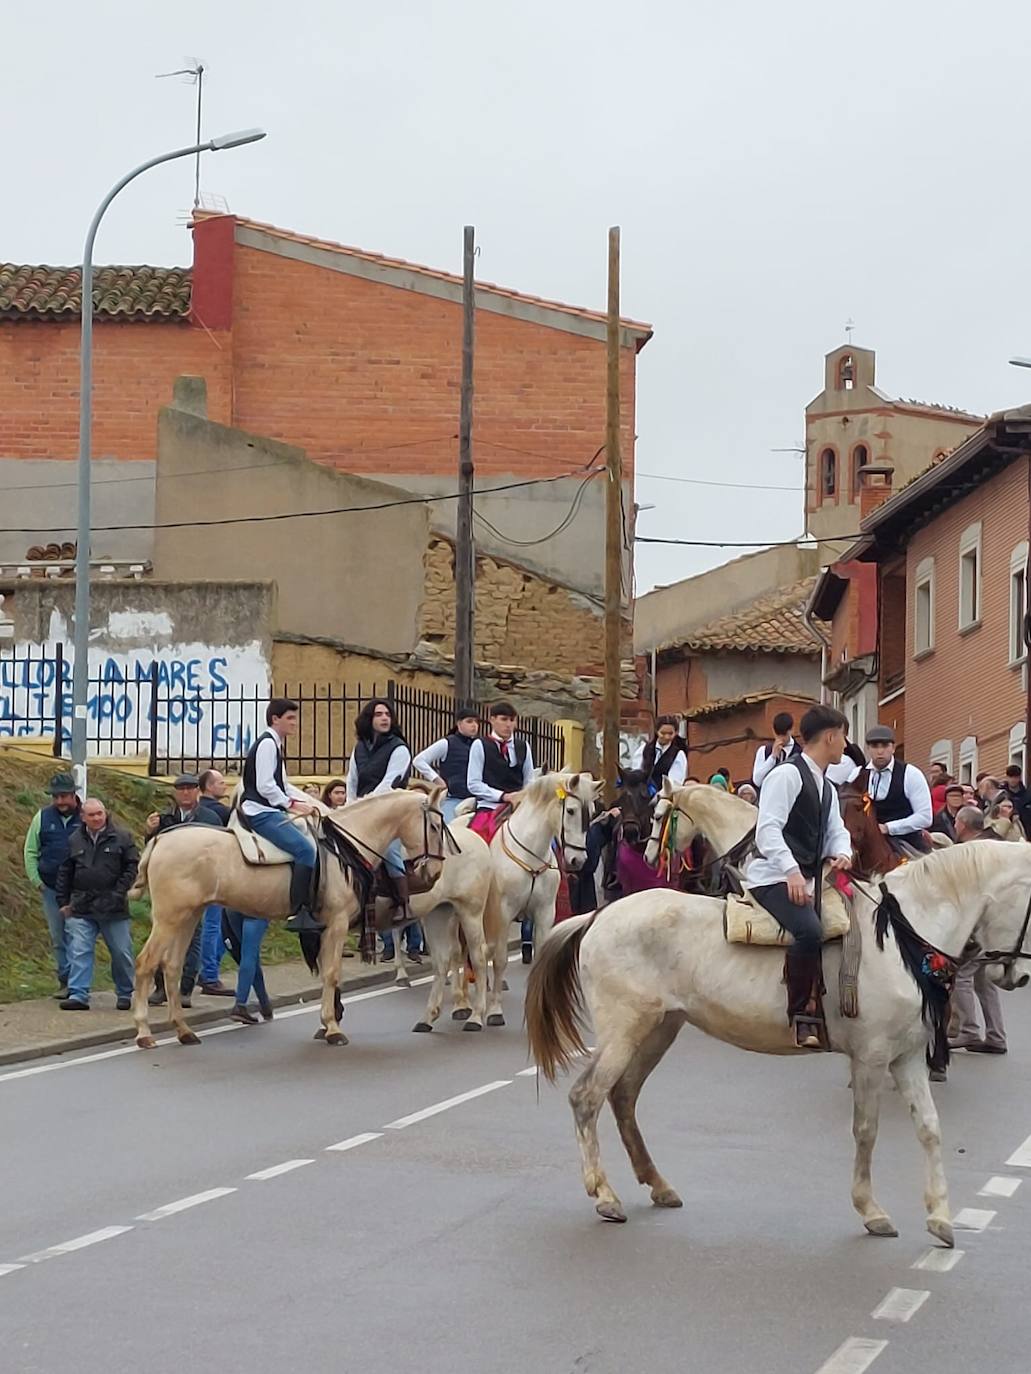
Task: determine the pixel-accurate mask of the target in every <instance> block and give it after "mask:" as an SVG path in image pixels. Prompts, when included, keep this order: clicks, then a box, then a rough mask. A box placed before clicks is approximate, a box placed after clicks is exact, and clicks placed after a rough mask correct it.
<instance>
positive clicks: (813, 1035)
mask: <svg viewBox="0 0 1031 1374" xmlns="http://www.w3.org/2000/svg"><path fill="white" fill-rule="evenodd" d="M794 1032H795V1044H796V1045H797V1046H798V1048H799V1049H800V1050H822V1049H823V1035H824V1034H825V1033H826V1032H825V1028H824V1023H823V1021H821V1020H820V1018H819V1017H817V1016H811V1015H804V1016H796V1017H795V1024H794Z"/></svg>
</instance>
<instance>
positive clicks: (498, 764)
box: [483, 735, 526, 792]
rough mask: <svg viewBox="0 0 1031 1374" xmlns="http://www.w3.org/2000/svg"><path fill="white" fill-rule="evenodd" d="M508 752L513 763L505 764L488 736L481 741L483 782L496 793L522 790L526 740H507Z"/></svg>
mask: <svg viewBox="0 0 1031 1374" xmlns="http://www.w3.org/2000/svg"><path fill="white" fill-rule="evenodd" d="M508 747H509V750H510V751H511V752H512V753H513V754H514V755H515V763H506V762H505V760H504V759H503V758H502V757H501V750H500V749H499V748H498V746H497V745H496V744H495V743H494V741H493V740H492V739H491V738H490V736H489V735H488V736H487V738H486V739H485V740H484V741H483V781H484V782H485V783H486V784H487V786H488V787H493V788H495V789H496V790H497V791H498V792H521V791H522V790H523V764H524V763H525V762H526V740H524V739H513V740H509V744H508Z"/></svg>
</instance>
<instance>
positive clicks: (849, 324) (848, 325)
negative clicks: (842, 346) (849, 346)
mask: <svg viewBox="0 0 1031 1374" xmlns="http://www.w3.org/2000/svg"><path fill="white" fill-rule="evenodd" d="M855 327H856V322H855V320H854V319H853V318H852V316H851V315H849V317H848V319H847V320H846V321H845V339H846V340H847V342H848V343H851V342H852V331H853V330H854V329H855Z"/></svg>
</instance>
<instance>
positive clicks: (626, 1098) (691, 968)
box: [526, 789, 1031, 1246]
mask: <svg viewBox="0 0 1031 1374" xmlns="http://www.w3.org/2000/svg"><path fill="white" fill-rule="evenodd" d="M687 790H688V789H684V791H687ZM691 790H692V795H693V792H694V791H695V790H697V789H691ZM734 800H735V799H734V798H727V797H721V801H722V802H724V803H726V802H728V801H730V802H733V801H734ZM680 803H681V794H680V793H679V792H678V793H675V794H674V797H673V804H674V805H675V806H679V805H680ZM742 805H743V803H742ZM883 881H884V886H885V889H886V891H887V893H888V895H889V899H888V900H887V901H885V902H884V905H883V907H882V908H881V909H880V911H879V913H878V914H879V916H881V915H885V914H886V920H887V927H886V930H887V933H886V935H885V938H884V942H883V944H882V942H881V940H880V939H878V940H877V941H874V940H869V939H868V940H864V941H863V945H862V954H861V960H860V967H859V992H860V1013H859V1016H858V1017H857V1018H855V1019H848V1018H844V1017H842V1016H841V1015H840V1014H839V1012H838V1009H837V1007H836V1006H835V1005H834V1003H833V1000H831V999H829V1000H828V1002H827V1004H826V1007H825V1011H826V1015H827V1030H828V1034H829V1037H830V1044H831V1048H832V1049H833V1050H835V1051H836V1052H838V1053H841V1054H846V1055H848V1056H849V1058H850V1060H851V1062H852V1082H853V1101H854V1111H853V1134H854V1137H855V1144H856V1153H855V1166H854V1171H853V1179H852V1202H853V1205H854V1207H855V1208H856V1210H857V1211H858V1213H859V1215H860V1216H861V1217H862V1219H863V1224H864V1225H865V1227H866V1229H867V1230H868V1231H869V1232H871V1233H872V1234H873V1235H878V1236H893V1235H896V1234H897V1232H896V1230H895V1227H894V1224H893V1222H892V1220H891V1218H890V1216H889V1215H888V1213H887V1212H886V1211H885V1210H884V1208H883V1207H881V1206H880V1204H879V1203H878V1202H877V1201H876V1200H875V1198H874V1196H873V1189H872V1183H871V1176H870V1164H871V1159H872V1156H873V1149H874V1144H875V1142H876V1138H877V1124H878V1113H879V1108H880V1096H881V1088H882V1085H883V1082H884V1078H885V1073H886V1071H890V1072H891V1075H892V1077H893V1078H894V1080H895V1083H896V1085H897V1087H898V1090H899V1092H900V1094H901V1095H902V1097H903V1099H904V1100H905V1102H906V1104H907V1105H908V1107H909V1110H910V1113H911V1115H912V1118H913V1121H914V1124H915V1126H916V1131H917V1137H918V1139H919V1141H920V1143H921V1145H922V1146H923V1149H924V1153H925V1165H926V1186H925V1206H926V1209H927V1229H928V1230H929V1231H930V1232H931V1234H932V1235H934V1236H936V1237H937V1238H938V1239H939V1240H941V1241H942V1242H943V1244H945V1245H947V1246H951V1245H952V1244H953V1230H952V1222H951V1220H950V1215H949V1204H948V1192H947V1185H946V1180H945V1173H944V1169H943V1165H942V1153H941V1137H940V1133H939V1125H938V1114H937V1111H936V1109H935V1105H934V1100H933V1098H932V1097H931V1091H930V1086H929V1084H928V1081H927V1069H926V1065H925V1058H924V1055H925V1048H926V1044H927V1026H926V1025H925V1022H924V1019H923V1005H922V994H921V989H920V987H918V985H917V982H916V974H917V973H919V972H920V965H921V962H922V960H923V959H924V958H925V957H927V956H926V954H924V953H922V952H921V951H925V950H926V946H932V947H933V949H934V951H944V953H945V954H946V955H947V956H948V958H949V959H950V960H952V961H953V962H955V961H958V960H959V958H960V956H961V954H962V951H963V949H964V947H965V946H966V944H967V942H968V941H969V940H970V939H971V937H973V938H975V939H976V940H977V943H978V945H979V946H980V947H981V949H983V950H986V951H990V952H989V953H987V954H985V955H982V956H981V958H982V961H983V962H984V963H985V965H986V967H987V970H988V976H989V977H990V978H991V980H992V981H993V982H994V983H996V984H997V985H998V986H1000V987H1003V988H1005V989H1012V988H1015V987H1022V986H1024V985H1025V984H1026V983H1027V982H1028V977H1029V970H1031V951H1029V950H1028V949H1027V948H1026V947H1025V943H1026V937H1027V931H1028V923H1029V916H1031V904H1029V894H1031V846H1021V845H1012V846H1010V845H1005V846H1004V845H987V844H966V845H960V846H958V847H956V848H952V849H947V850H942V851H939V852H937V853H934V854H931V855H929V856H928V857H927V858H925V859H924V860H923V862H921V863H913V864H907V865H905V866H904V867H902V868H898V869H896V870H895V871H894V872H892V873H889V874H888V875H887V877H886V878H885V879H884V880H883ZM875 895H876V894H875ZM892 898H893V899H894V902H892V901H891V900H890V899H892ZM856 903H857V916H858V918H859V919H862V920H864V921H867V922H869V921H871V919H872V916H873V912H874V902H873V901H872V900H871V899H870V897H869V896H867V895H866V888H865V885H863V887H862V888H861V890H860V891H859V894H858V895H857V897H856ZM895 903H897V906H896V905H895ZM893 912H894V913H895V914H892V913H893ZM898 913H901V916H902V918H904V920H902V921H901V922H900V921H899V920H898V919H897V916H898ZM905 921H908V922H909V927H908V928H907V927H906V926H905ZM878 929H882V927H881V925H880V922H879V923H878ZM914 932H916V933H915V934H914ZM923 942H926V945H925V944H924V943H923ZM914 950H915V952H914ZM840 957H841V955H840V951H839V949H838V948H837V947H835V946H834V945H827V946H826V947H825V950H824V960H825V963H826V964H827V966H828V983H830V981H831V978H832V977H835V978H836V976H837V971H838V964H839V960H840ZM932 957H933V954H932ZM782 967H783V954H782V952H781V951H780V950H778V949H775V948H773V949H763V948H755V947H753V948H749V947H747V946H744V945H730V944H728V943H727V942H726V941H725V939H724V936H723V903H722V902H720V901H716V900H714V899H712V898H707V897H694V896H686V895H680V894H678V893H674V892H661V891H657V892H645V893H639V894H638V895H636V896H633V897H626V898H624V899H623V900H622V901H619V902H616V903H614V904H613V905H612V906H610V907H607V908H606V909H605V910H604V911H603V912H598V913H594V914H592V915H590V916H581V917H576V918H574V919H571V920H569V921H564V922H563V923H562V924H561V925H560V926H559V927H558V928H557V929H556V930H555V932H554V933H553V934H552V936H551V937H550V939H549V940H548V941H547V942H546V943H545V945H544V946H543V948H542V949H541V951H540V954H539V955H538V958H537V961H536V963H535V964H534V967H533V969H532V970H531V972H530V978H529V982H528V986H527V995H526V1022H527V1030H528V1034H529V1040H530V1049H531V1052H532V1054H533V1056H534V1059H535V1061H536V1063H537V1064H538V1065H539V1067H540V1069H541V1071H542V1072H543V1073H544V1074H545V1075H546V1076H547V1077H548V1078H549V1079H553V1078H554V1076H555V1074H556V1073H557V1072H558V1071H559V1070H560V1069H564V1068H566V1067H567V1066H568V1065H569V1064H570V1063H571V1062H572V1060H573V1059H574V1058H575V1057H576V1056H577V1055H580V1054H583V1053H584V1052H585V1050H584V1043H583V1037H582V1030H581V1024H582V1023H581V1014H582V1012H583V1010H584V1004H585V1002H586V1009H587V1010H588V1011H589V1013H590V1016H591V1020H592V1023H593V1026H594V1039H595V1041H596V1044H597V1049H596V1052H595V1054H594V1055H593V1057H592V1060H591V1063H590V1066H589V1067H588V1068H587V1070H586V1071H585V1072H584V1073H583V1074H582V1075H581V1077H580V1078H579V1079H578V1080H577V1082H576V1084H575V1085H574V1087H573V1089H572V1091H571V1093H570V1102H571V1104H572V1108H573V1114H574V1119H575V1122H576V1134H577V1138H578V1141H579V1145H580V1153H581V1160H582V1165H583V1179H584V1184H585V1186H586V1189H587V1192H588V1194H589V1196H591V1197H594V1198H597V1200H598V1201H597V1211H598V1213H599V1214H600V1215H601V1216H602V1217H604V1218H605V1219H607V1220H610V1221H625V1220H626V1214H625V1212H624V1211H623V1207H622V1204H621V1203H620V1201H619V1198H618V1197H617V1196H616V1194H615V1193H614V1192H613V1190H612V1187H611V1186H610V1184H609V1181H608V1179H607V1177H606V1175H605V1171H604V1169H603V1168H602V1164H601V1159H600V1155H599V1150H598V1136H597V1120H598V1113H599V1111H600V1110H601V1106H602V1104H603V1102H604V1100H605V1097H606V1095H607V1096H608V1098H609V1102H610V1104H611V1106H612V1109H613V1113H614V1115H615V1117H616V1120H617V1123H618V1125H619V1130H620V1135H621V1137H622V1139H623V1143H624V1145H625V1147H626V1149H627V1153H628V1154H629V1156H630V1159H631V1162H632V1164H633V1167H634V1171H635V1173H636V1175H637V1179H638V1181H639V1182H640V1183H643V1184H645V1185H646V1186H647V1187H649V1188H650V1189H651V1197H652V1201H653V1202H654V1203H655V1204H656V1205H657V1206H660V1207H679V1206H680V1205H681V1203H680V1199H679V1197H678V1196H677V1194H676V1193H675V1192H674V1191H673V1189H672V1188H671V1187H670V1186H669V1184H668V1183H667V1182H666V1180H665V1179H664V1178H663V1177H662V1175H661V1174H660V1173H659V1171H658V1170H657V1169H656V1167H655V1165H654V1163H653V1162H652V1159H651V1156H650V1155H649V1153H648V1150H647V1148H646V1146H645V1143H644V1140H643V1138H642V1136H641V1132H640V1128H639V1126H638V1124H637V1119H636V1113H635V1108H636V1104H637V1098H638V1095H639V1094H640V1091H641V1088H642V1086H643V1084H644V1082H645V1080H646V1079H647V1077H648V1075H649V1074H650V1073H651V1072H652V1070H653V1069H654V1068H655V1066H656V1065H657V1064H658V1063H659V1061H660V1060H661V1059H662V1057H663V1055H664V1054H665V1053H666V1051H667V1050H668V1049H669V1047H670V1045H671V1044H672V1043H673V1041H674V1040H675V1039H676V1036H677V1033H678V1032H679V1030H680V1028H681V1026H682V1025H683V1024H684V1023H685V1022H690V1023H691V1024H692V1025H694V1026H697V1027H698V1028H699V1029H700V1030H703V1031H705V1033H706V1034H708V1035H712V1036H715V1037H716V1038H717V1039H721V1040H725V1041H727V1042H728V1043H729V1044H732V1045H736V1046H738V1047H739V1048H741V1049H748V1050H753V1051H758V1052H760V1053H763V1054H790V1053H800V1054H804V1053H807V1051H805V1050H798V1049H796V1048H795V1047H794V1046H793V1044H792V1039H791V1037H790V1036H789V1035H788V1034H787V1032H786V1028H785V1021H784V989H783V986H782V983H781V971H782ZM911 970H913V972H911ZM581 975H582V976H583V984H581ZM584 989H586V995H585V992H584Z"/></svg>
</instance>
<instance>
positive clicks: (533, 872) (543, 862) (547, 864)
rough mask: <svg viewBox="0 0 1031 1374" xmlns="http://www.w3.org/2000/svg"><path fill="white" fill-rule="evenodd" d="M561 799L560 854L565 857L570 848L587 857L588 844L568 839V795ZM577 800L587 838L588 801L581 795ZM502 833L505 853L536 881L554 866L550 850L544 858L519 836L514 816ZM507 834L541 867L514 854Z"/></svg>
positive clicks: (502, 845) (503, 827)
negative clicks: (508, 845)
mask: <svg viewBox="0 0 1031 1374" xmlns="http://www.w3.org/2000/svg"><path fill="white" fill-rule="evenodd" d="M568 795H569V794H568V793H566V796H568ZM559 800H560V801H561V802H562V804H563V805H562V824H561V826H560V827H559V832H558V843H559V852H560V854H561V855H562V856H563V857H564V856H565V852H566V850H567V849H570V850H572V851H573V853H574V854H583V855H584V856H585V857H586V855H587V845H586V844H573V843H572V842H571V841H569V840H567V839H566V808H565V801H566V797H565V796H562V797H559ZM576 800H577V801H579V802H580V816H581V819H582V821H583V827H584V839H585V840H586V838H587V827H588V825H589V823H590V820H589V815H588V811H587V803H586V802H585V801H583V799H582V798H580V797H577V798H576ZM500 834H501V847H502V848H503V849H504V850H505V853H506V854H507V855H508V857H509V858H510V859H511V860H512V862H513V863H515V864H518V866H519V867H520V868H522V869H523V870H524V871H525V872H527V873H529V874H530V876H531V877H532V878H533V879H534V880H535V881H536V879H537V878H539V877H540V875H541V874H542V873H545V872H546V871H547V870H548V869H549V868H551V867H553V864H552V859H553V857H554V856H553V855H552V854H551V852H550V851H549V853H548V857H547V858H546V859H545V858H543V857H542V856H541V855H540V854H538V853H537V852H536V851H535V850H533V849H531V848H530V846H529V845H528V844H524V843H523V841H522V840H521V839H520V838H519V836H518V835H517V834H516V833H515V831H514V830H513V829H512V817H511V816H509V818H508V819H507V820H506V821H505V822H504V824H503V825H502V826H501V831H500ZM506 835H507V837H508V839H509V840H513V841H514V842H515V843H516V844H517V845H518V846H519V848H520V849H521V850H522V851H523V853H524V854H529V856H530V858H531V859H534V860H535V861H536V862H537V863H538V864H540V868H538V869H533V868H531V867H530V865H529V864H527V863H524V862H523V860H522V859H520V857H519V855H518V854H513V853H512V851H511V850H510V849H509V848H508V847H507V845H506V844H505V838H506ZM561 866H562V865H561V863H560V864H559V867H561Z"/></svg>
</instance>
